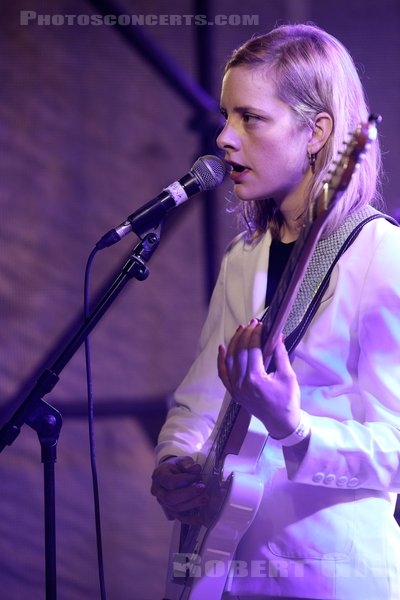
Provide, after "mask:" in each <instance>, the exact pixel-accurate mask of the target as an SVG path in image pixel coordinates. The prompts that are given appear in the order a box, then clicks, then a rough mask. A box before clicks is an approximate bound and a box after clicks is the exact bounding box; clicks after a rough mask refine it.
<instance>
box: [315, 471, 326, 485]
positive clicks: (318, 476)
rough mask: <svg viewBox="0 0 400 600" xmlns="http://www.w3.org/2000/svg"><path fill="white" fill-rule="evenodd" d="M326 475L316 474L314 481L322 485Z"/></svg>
mask: <svg viewBox="0 0 400 600" xmlns="http://www.w3.org/2000/svg"><path fill="white" fill-rule="evenodd" d="M324 477H325V475H324V473H314V475H313V477H312V480H313V482H314V483H321V481H323V479H324Z"/></svg>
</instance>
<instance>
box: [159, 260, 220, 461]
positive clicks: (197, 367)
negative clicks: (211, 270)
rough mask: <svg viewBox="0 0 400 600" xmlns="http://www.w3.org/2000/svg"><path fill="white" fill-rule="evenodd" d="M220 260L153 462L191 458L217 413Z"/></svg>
mask: <svg viewBox="0 0 400 600" xmlns="http://www.w3.org/2000/svg"><path fill="white" fill-rule="evenodd" d="M227 260H228V259H227V255H225V256H224V258H223V261H222V264H221V269H220V272H219V276H218V279H217V282H216V285H215V288H214V291H213V295H212V297H211V301H210V306H209V311H208V315H207V318H206V321H205V323H204V325H203V328H202V331H201V335H200V340H199V344H198V349H197V356H196V359H195V361H194V363H193V364H192V366H191V368H190V370H189V372H188V374H187V375H186V377H185V379H184V380H183V381H182V383H181V385H180V386H179V387H178V388H177V390H176V392H175V394H174V397H173V401H172V406H171V408H170V410H169V412H168V416H167V420H166V422H165V423H164V425H163V427H162V429H161V432H160V435H159V439H158V445H157V447H156V459H157V461H160V460H161V459H162V458H163V457H165V456H167V455H180V456H181V455H187V454H188V455H194V454H196V453H197V452H198V451H199V450H200V449H201V448H202V446H203V444H204V442H205V441H206V439H207V438H208V437H209V435H210V433H211V431H212V429H213V427H214V424H215V422H216V419H217V416H218V413H219V411H220V408H221V405H222V400H223V397H224V393H225V388H224V386H223V384H222V382H221V381H220V379H219V377H218V373H217V349H218V345H219V344H220V343H223V342H224V320H225V314H224V313H225V302H224V297H225V273H226V268H227Z"/></svg>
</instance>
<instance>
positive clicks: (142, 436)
mask: <svg viewBox="0 0 400 600" xmlns="http://www.w3.org/2000/svg"><path fill="white" fill-rule="evenodd" d="M120 6H121V8H122V9H123V12H124V13H125V14H136V15H141V14H144V15H145V14H155V15H160V14H176V15H187V14H195V13H196V8H195V4H194V3H192V2H190V1H189V0H187V1H185V0H170V1H168V2H162V1H161V0H158V1H157V0H150V1H145V0H141V1H133V0H124V1H123V2H122V0H121V2H120ZM0 8H1V17H0V70H1V71H0V72H1V82H2V88H1V100H0V147H1V155H0V181H1V186H0V210H1V227H0V240H1V253H0V290H1V293H0V302H1V310H0V319H1V325H0V339H1V356H0V418H1V423H3V422H5V421H6V419H7V418H8V417H9V416H10V414H12V412H13V410H14V409H15V407H16V406H17V405H18V402H20V401H21V400H22V399H23V397H24V390H26V389H27V388H30V387H31V385H32V382H33V380H34V377H35V375H36V374H37V372H38V369H39V367H40V366H41V365H42V364H43V363H46V364H49V360H50V358H51V355H53V356H54V354H55V353H56V350H55V348H56V346H57V343H58V342H60V343H61V341H62V339H63V336H64V334H65V332H67V331H68V330H69V328H70V327H71V325H72V324H73V322H75V321H76V320H79V318H80V316H79V315H80V312H81V310H82V309H81V306H82V282H83V272H84V265H85V261H86V258H87V256H88V254H89V253H90V251H91V250H92V248H93V246H94V244H95V242H96V241H97V240H98V239H99V238H100V237H101V235H102V234H103V233H104V232H105V231H107V230H108V229H109V228H110V227H112V226H114V225H116V224H117V223H119V222H121V221H122V220H123V219H124V218H125V217H126V215H128V214H130V213H131V212H132V211H133V210H134V209H135V208H137V207H139V206H140V205H141V204H143V203H144V202H147V201H148V200H149V199H151V198H153V197H154V196H155V195H157V194H158V193H159V191H160V190H161V189H162V188H163V187H164V186H165V185H167V184H169V183H170V182H171V181H173V180H174V179H177V178H179V177H180V176H182V175H183V174H184V173H185V172H186V171H187V170H188V169H189V167H190V166H191V164H192V163H193V161H194V159H195V158H196V157H197V156H198V155H199V147H200V146H199V139H198V135H197V133H196V132H195V131H194V130H193V129H191V128H190V127H189V123H190V121H191V119H192V118H193V116H194V113H193V110H192V109H191V108H190V107H189V105H188V104H187V103H185V102H184V101H183V100H182V98H180V97H179V96H177V95H176V94H175V93H174V91H173V90H172V89H171V88H170V87H169V86H168V85H167V84H166V83H165V82H164V81H163V80H162V79H160V77H159V76H158V75H157V74H156V73H155V72H154V71H153V70H152V69H151V67H150V66H149V65H148V64H147V63H146V62H145V61H144V60H143V59H142V58H141V57H140V56H139V55H138V54H136V53H135V52H134V51H133V50H132V48H130V47H129V46H128V45H127V44H126V42H125V41H124V40H123V39H122V38H121V36H120V35H119V34H118V32H117V31H116V30H115V28H112V27H106V26H97V27H96V26H79V25H74V26H68V25H64V26H56V25H48V26H46V25H39V24H38V22H37V21H36V22H35V21H33V20H32V21H31V22H30V23H29V25H26V26H23V25H21V21H20V19H21V14H20V11H21V10H31V11H36V13H37V14H51V15H60V14H61V15H67V14H76V15H77V14H86V15H90V14H96V13H98V11H96V9H95V8H94V7H93V5H92V4H91V3H90V2H89V1H85V0H69V1H66V0H65V1H63V0H53V1H52V2H45V1H42V2H41V1H39V0H29V2H26V1H25V0H24V1H23V0H14V2H13V3H9V2H5V1H4V0H1V2H0ZM197 12H198V11H197ZM212 13H214V14H223V15H233V14H238V15H243V14H248V15H258V16H259V24H258V25H256V26H245V25H237V26H235V25H225V26H220V27H217V26H215V27H211V26H210V27H209V28H208V29H209V34H210V43H211V48H212V62H211V63H210V64H209V65H208V68H209V69H210V75H211V81H212V90H211V91H212V95H213V96H214V97H215V98H216V99H218V95H219V84H220V77H221V72H222V67H223V64H224V61H225V59H226V57H227V56H228V54H229V53H230V51H231V50H232V48H233V47H235V46H237V45H238V44H240V43H241V42H242V41H244V40H245V39H247V38H248V37H250V36H251V35H253V34H255V33H259V32H263V31H266V30H268V29H270V28H271V27H273V26H274V24H275V23H282V22H287V21H290V22H295V21H302V20H312V21H314V22H316V23H317V24H318V25H320V26H322V27H324V28H326V29H327V30H328V31H330V32H331V33H333V34H334V35H336V36H337V37H339V38H340V39H341V40H342V41H343V42H344V44H345V45H346V46H347V47H348V48H349V49H350V51H351V53H352V55H353V57H354V59H355V61H356V63H357V65H358V67H359V69H360V73H361V76H362V79H363V82H364V85H365V87H366V90H367V93H368V97H369V100H370V105H371V108H372V109H373V110H374V111H376V112H380V113H381V114H382V115H383V117H384V120H383V123H382V126H381V128H380V135H381V140H382V143H383V148H384V152H385V170H386V178H385V181H384V190H385V198H386V202H387V206H388V210H389V212H391V213H392V214H395V213H396V211H397V210H399V209H400V200H399V194H398V189H399V187H400V172H399V169H398V168H397V152H396V150H397V147H396V142H397V133H398V131H399V125H400V122H399V121H400V116H399V111H398V106H399V105H400V72H399V69H398V62H399V59H400V36H399V31H400V6H399V3H398V1H397V0H362V1H361V0H334V1H333V0H324V1H322V2H321V1H320V0H307V1H306V0H298V1H296V0H292V1H289V0H286V1H284V0H268V1H267V2H265V1H263V2H261V1H260V0H259V1H256V0H247V2H246V4H245V7H243V3H241V2H239V1H238V0H237V1H236V0H234V1H229V2H228V0H216V1H215V2H213V5H212ZM197 29H198V28H196V26H194V25H191V26H190V25H181V26H171V25H170V26H161V25H154V26H151V25H148V26H143V27H142V30H143V32H144V33H145V34H146V35H148V36H149V37H150V38H151V39H152V40H153V41H154V42H156V43H157V44H158V45H159V46H160V47H161V48H162V50H163V51H165V52H166V53H167V54H168V55H169V56H170V57H171V58H172V59H173V60H174V61H176V63H177V64H178V65H179V66H180V67H181V68H183V69H184V70H185V71H187V73H188V74H189V75H190V76H191V77H193V78H196V77H197V76H198V67H197V58H196V39H197V34H198V31H197ZM209 151H210V153H212V152H213V148H212V147H210V149H209ZM228 190H229V183H225V184H223V186H221V188H219V190H218V201H217V202H216V205H215V217H214V218H215V222H216V224H217V231H218V240H217V247H216V251H215V254H216V256H215V258H216V261H217V262H219V260H220V257H221V255H222V252H223V249H224V246H225V244H226V243H227V241H228V240H229V239H230V238H231V237H232V236H233V235H234V233H235V230H234V226H233V223H232V221H231V219H230V217H229V216H228V215H226V213H225V200H224V197H225V196H226V194H227V192H228ZM203 203H204V199H203V198H202V197H201V196H199V197H197V198H196V199H193V200H192V201H191V202H190V203H187V204H186V205H185V206H184V207H182V209H179V210H177V211H175V212H174V213H173V215H171V217H170V218H169V219H168V225H169V227H168V230H167V231H166V233H165V237H164V236H163V238H162V242H161V246H160V248H159V249H158V251H157V253H156V254H155V255H154V258H153V259H152V261H151V264H150V270H151V275H150V278H149V279H148V280H147V281H146V282H145V283H137V282H133V283H131V284H130V285H129V287H128V288H127V289H126V290H125V291H124V293H123V294H122V295H121V297H120V298H119V299H118V301H117V302H116V303H115V305H114V306H113V308H112V309H111V310H110V311H109V313H108V314H107V315H106V317H105V318H104V320H103V321H102V322H101V323H100V325H99V326H98V327H97V329H96V331H95V332H94V334H93V335H92V349H93V378H94V394H95V403H96V414H97V415H98V419H97V421H96V433H97V445H98V448H97V454H98V463H99V477H100V488H101V502H102V516H103V528H104V540H103V541H104V552H105V564H106V581H107V587H108V592H109V598H110V599H111V600H113V599H118V600H125V599H128V598H129V599H132V598H135V599H136V600H151V599H153V598H158V597H161V595H162V590H163V577H164V570H165V558H166V554H167V548H168V537H169V530H170V525H169V523H167V522H165V520H164V518H163V516H162V514H161V511H160V510H159V508H158V506H157V505H156V503H155V502H153V498H152V497H151V496H150V495H149V492H148V488H149V477H150V474H151V471H152V466H153V459H152V445H153V438H154V435H155V434H156V430H157V429H158V427H159V424H160V422H161V420H162V416H163V413H164V409H165V400H166V398H168V396H169V394H170V393H171V392H172V390H173V389H174V387H175V386H176V385H177V384H178V383H179V381H180V379H181V378H182V377H183V375H184V374H185V372H186V370H187V368H188V366H189V365H190V363H191V360H192V358H193V354H194V351H195V346H196V340H197V336H198V333H199V330H200V327H201V323H202V321H203V319H204V316H205V310H206V292H205V289H206V286H205V270H204V250H205V246H206V244H207V243H208V241H209V240H207V239H206V238H205V237H204V235H203V225H202V218H203V217H202V214H203V213H202V209H203ZM133 242H134V239H133V236H132V237H130V236H128V237H127V238H125V239H124V240H123V241H122V242H121V243H120V244H119V245H118V246H114V247H113V248H110V249H108V250H103V252H102V253H101V254H99V255H98V257H97V258H96V262H95V265H94V270H93V276H92V293H93V294H95V293H96V291H97V290H99V289H100V288H101V287H102V286H103V285H104V283H105V282H106V281H108V280H109V278H110V276H111V274H112V273H113V272H114V271H115V270H116V268H117V266H119V265H120V263H121V261H122V259H123V258H124V256H125V255H126V254H127V252H128V251H129V250H130V248H131V246H132V244H133ZM50 400H51V403H52V404H53V405H54V406H55V407H56V408H59V409H60V410H61V412H62V413H63V415H64V417H65V419H64V426H63V429H62V433H61V438H60V443H59V459H58V463H57V533H58V580H59V581H58V586H59V598H60V599H61V600H63V599H68V600H80V599H83V598H96V597H99V593H98V591H97V590H98V588H97V573H96V557H95V546H94V544H95V541H94V524H93V510H92V507H91V487H90V486H91V482H90V472H89V459H88V443H87V433H86V426H85V423H84V420H83V419H82V418H81V417H80V416H79V415H83V414H84V413H85V376H84V361H83V353H82V351H79V352H78V353H77V355H76V356H75V357H74V358H73V359H72V360H71V362H70V364H69V365H68V366H67V368H66V369H65V370H64V372H63V374H62V378H61V382H60V383H59V385H58V386H57V388H56V389H55V390H54V392H53V393H52V394H51V398H50ZM0 481H1V494H0V589H2V590H4V597H7V599H8V600H19V599H20V598H25V597H26V598H28V597H29V598H30V599H31V600H39V598H43V595H44V594H43V577H44V574H43V521H42V474H41V465H40V449H39V445H38V442H37V439H36V435H35V433H34V432H33V431H32V430H30V429H29V428H28V427H25V428H23V429H22V433H21V435H20V436H19V438H18V439H17V440H16V442H15V443H14V444H13V446H12V447H10V448H6V450H5V451H4V452H3V453H2V455H1V457H0Z"/></svg>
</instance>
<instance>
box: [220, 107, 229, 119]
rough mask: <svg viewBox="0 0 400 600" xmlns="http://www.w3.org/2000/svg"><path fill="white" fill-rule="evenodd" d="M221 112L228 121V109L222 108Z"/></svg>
mask: <svg viewBox="0 0 400 600" xmlns="http://www.w3.org/2000/svg"><path fill="white" fill-rule="evenodd" d="M219 112H220V113H221V115H222V118H223V119H224V120H225V121H226V119H227V118H228V114H227V112H226V110H224V109H223V108H220V109H219Z"/></svg>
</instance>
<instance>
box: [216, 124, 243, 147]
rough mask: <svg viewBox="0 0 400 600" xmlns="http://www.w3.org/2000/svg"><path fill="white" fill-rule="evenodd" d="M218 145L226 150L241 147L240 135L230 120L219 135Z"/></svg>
mask: <svg viewBox="0 0 400 600" xmlns="http://www.w3.org/2000/svg"><path fill="white" fill-rule="evenodd" d="M217 146H218V148H219V149H220V150H225V149H226V148H231V149H234V150H237V149H238V147H239V139H238V135H237V133H236V132H235V130H234V128H233V127H232V125H231V124H229V123H228V121H226V123H225V125H224V127H223V129H222V131H221V132H220V134H219V136H218V137H217Z"/></svg>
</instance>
